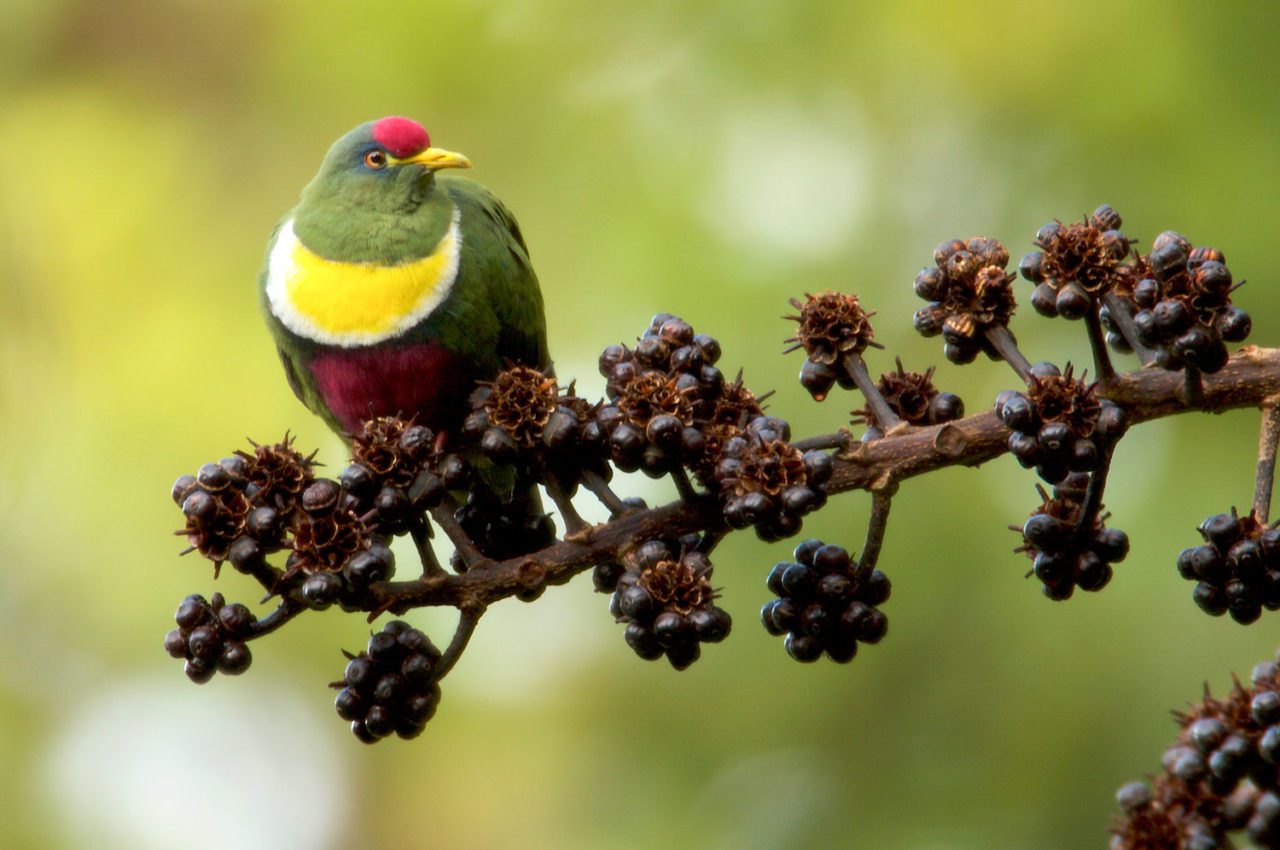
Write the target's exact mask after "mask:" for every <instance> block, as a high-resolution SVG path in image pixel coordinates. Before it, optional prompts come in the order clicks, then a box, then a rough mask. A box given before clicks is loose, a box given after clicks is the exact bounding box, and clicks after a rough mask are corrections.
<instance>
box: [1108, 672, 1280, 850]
mask: <svg viewBox="0 0 1280 850" xmlns="http://www.w3.org/2000/svg"><path fill="white" fill-rule="evenodd" d="M1176 717H1177V719H1178V723H1179V725H1180V727H1181V729H1180V733H1179V735H1178V740H1177V742H1176V743H1175V744H1174V745H1173V746H1172V747H1170V748H1169V749H1168V750H1166V751H1165V754H1164V757H1163V759H1162V762H1163V765H1164V768H1165V773H1164V774H1163V775H1161V776H1158V777H1157V778H1156V779H1155V781H1154V782H1153V783H1152V785H1151V786H1150V787H1148V786H1147V785H1146V784H1145V783H1140V782H1135V783H1131V784H1129V785H1126V786H1124V787H1123V788H1121V789H1120V791H1119V793H1118V794H1117V795H1116V799H1117V802H1119V804H1120V807H1121V809H1122V811H1123V812H1124V818H1123V819H1122V820H1121V821H1119V822H1118V823H1117V824H1116V826H1115V827H1114V828H1113V830H1112V831H1113V833H1114V836H1115V837H1114V838H1113V839H1112V847H1113V848H1114V850H1146V848H1152V847H1177V848H1192V847H1195V848H1204V850H1219V848H1223V847H1228V846H1230V845H1229V844H1228V843H1226V840H1225V839H1226V834H1227V833H1228V832H1231V831H1235V830H1240V829H1243V830H1245V831H1246V832H1247V833H1248V835H1249V838H1250V839H1251V840H1252V841H1253V842H1254V844H1255V846H1257V847H1262V848H1272V847H1277V846H1280V829H1277V827H1280V797H1278V796H1277V791H1278V790H1280V674H1278V673H1277V665H1276V664H1274V663H1272V662H1264V663H1262V664H1259V665H1258V666H1257V667H1255V668H1254V672H1253V678H1252V683H1251V686H1250V687H1248V688H1246V687H1244V686H1243V685H1242V684H1240V683H1239V682H1237V683H1236V684H1235V686H1234V687H1233V688H1232V690H1231V692H1230V693H1229V694H1228V695H1227V696H1226V697H1225V698H1223V699H1216V698H1214V697H1212V696H1210V695H1208V694H1206V695H1205V698H1204V700H1203V701H1201V702H1199V703H1197V704H1195V705H1193V706H1191V707H1190V708H1189V709H1188V710H1187V711H1185V712H1180V713H1177V714H1176ZM1160 839H1163V841H1161V840H1160Z"/></svg>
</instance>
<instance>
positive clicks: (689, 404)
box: [616, 371, 694, 428]
mask: <svg viewBox="0 0 1280 850" xmlns="http://www.w3.org/2000/svg"><path fill="white" fill-rule="evenodd" d="M693 393H694V388H692V387H688V388H681V387H680V386H679V377H678V376H677V375H665V374H663V373H661V372H657V371H647V372H641V373H640V374H639V375H636V376H635V377H634V378H632V379H631V380H630V381H627V382H626V383H625V384H623V385H622V386H620V387H619V392H618V398H617V401H616V403H617V406H618V410H620V411H621V412H622V415H623V416H624V417H625V418H626V419H627V421H628V422H630V423H631V424H632V425H634V426H636V427H637V428H644V427H645V426H646V425H648V424H649V420H650V419H652V418H653V417H655V416H674V417H676V418H677V419H679V420H680V422H681V423H683V424H684V425H691V424H693Z"/></svg>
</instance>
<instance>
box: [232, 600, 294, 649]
mask: <svg viewBox="0 0 1280 850" xmlns="http://www.w3.org/2000/svg"><path fill="white" fill-rule="evenodd" d="M306 610H307V606H306V605H304V604H302V603H301V602H298V601H296V600H293V599H289V598H287V597H286V598H285V599H282V600H281V601H280V604H279V605H277V606H276V609H275V610H274V611H272V612H271V613H270V614H268V615H267V616H265V617H263V618H261V619H259V620H257V621H256V622H255V623H254V624H253V629H252V631H250V632H249V634H248V635H246V636H245V640H256V639H257V638H260V637H262V636H263V635H269V634H271V633H272V632H274V631H275V630H276V629H278V628H280V627H281V626H283V625H284V624H285V623H287V622H289V621H290V620H292V619H293V618H294V617H296V616H298V615H299V614H301V613H302V612H303V611H306Z"/></svg>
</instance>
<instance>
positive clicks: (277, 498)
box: [236, 434, 316, 508]
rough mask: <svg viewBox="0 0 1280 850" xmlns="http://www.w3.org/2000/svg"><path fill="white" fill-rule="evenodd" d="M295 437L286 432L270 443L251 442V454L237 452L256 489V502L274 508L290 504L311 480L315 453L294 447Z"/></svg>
mask: <svg viewBox="0 0 1280 850" xmlns="http://www.w3.org/2000/svg"><path fill="white" fill-rule="evenodd" d="M293 441H294V438H293V437H292V436H290V435H289V434H285V435H284V439H283V440H281V441H280V442H278V443H275V444H273V445H268V446H263V445H259V444H257V443H254V442H253V441H252V440H250V441H249V442H250V443H251V444H252V445H253V453H252V454H250V453H248V452H245V451H237V452H236V455H237V456H238V457H241V458H243V459H244V461H245V469H244V475H245V479H246V480H247V481H248V483H250V484H256V485H257V486H258V488H259V490H258V495H257V496H256V501H258V502H260V503H261V504H264V505H270V506H271V507H275V508H285V507H289V506H291V505H292V503H293V502H294V500H296V499H297V498H298V496H299V495H301V493H302V491H303V490H305V489H306V487H307V485H308V484H310V483H311V481H312V480H313V478H314V477H315V476H314V473H313V470H314V468H315V465H316V464H315V462H314V461H313V460H312V458H314V457H315V453H314V452H312V453H311V454H310V455H303V454H302V453H301V452H299V451H298V450H297V449H295V448H294V447H293Z"/></svg>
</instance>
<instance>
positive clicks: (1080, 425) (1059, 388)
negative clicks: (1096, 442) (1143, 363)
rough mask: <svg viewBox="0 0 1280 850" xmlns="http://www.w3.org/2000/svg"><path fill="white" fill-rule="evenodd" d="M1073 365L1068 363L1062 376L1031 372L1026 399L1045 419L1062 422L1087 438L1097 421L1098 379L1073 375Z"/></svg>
mask: <svg viewBox="0 0 1280 850" xmlns="http://www.w3.org/2000/svg"><path fill="white" fill-rule="evenodd" d="M1073 371H1074V367H1072V365H1071V364H1070V363H1068V364H1067V368H1066V370H1065V371H1064V372H1063V373H1062V374H1061V375H1052V374H1046V375H1042V376H1036V375H1033V376H1032V378H1031V384H1030V386H1028V388H1027V398H1028V399H1030V400H1031V402H1032V403H1033V404H1034V405H1035V407H1036V412H1037V413H1038V414H1039V416H1040V419H1041V420H1042V421H1044V422H1065V423H1066V424H1067V426H1068V427H1070V428H1071V432H1072V434H1073V435H1074V436H1076V437H1088V436H1089V435H1091V434H1092V433H1093V429H1094V426H1095V425H1096V424H1097V421H1098V412H1099V411H1100V410H1101V404H1100V402H1099V401H1098V396H1097V389H1098V384H1097V382H1096V381H1095V382H1093V383H1089V384H1087V383H1085V381H1084V379H1083V378H1079V379H1077V378H1075V377H1073V375H1072V373H1073Z"/></svg>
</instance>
